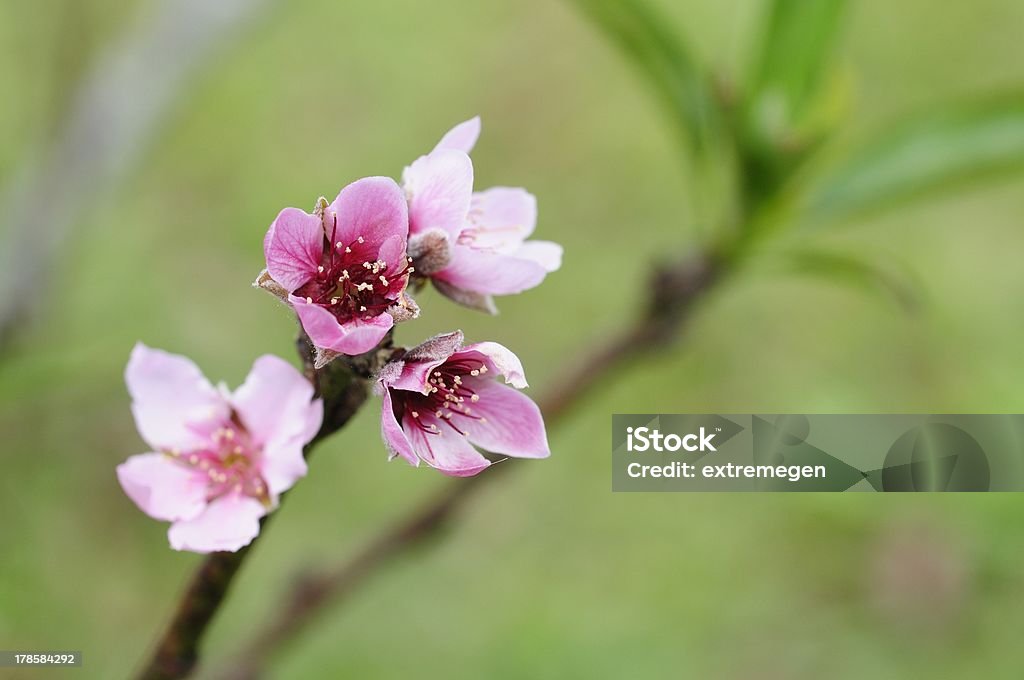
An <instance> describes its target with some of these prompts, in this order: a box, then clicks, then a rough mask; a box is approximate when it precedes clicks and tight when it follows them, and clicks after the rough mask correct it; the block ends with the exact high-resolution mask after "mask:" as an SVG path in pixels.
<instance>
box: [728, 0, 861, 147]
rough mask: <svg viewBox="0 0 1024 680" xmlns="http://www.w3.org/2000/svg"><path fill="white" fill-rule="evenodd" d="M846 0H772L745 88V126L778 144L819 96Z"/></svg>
mask: <svg viewBox="0 0 1024 680" xmlns="http://www.w3.org/2000/svg"><path fill="white" fill-rule="evenodd" d="M845 5H846V2H845V0H774V1H773V2H772V3H771V4H770V6H769V8H768V16H767V18H766V20H765V23H764V32H763V33H762V35H761V40H760V42H761V44H760V49H759V51H758V52H757V53H756V54H757V59H756V61H755V62H754V65H753V69H752V75H751V79H750V82H749V84H748V93H749V95H748V100H747V112H746V113H747V118H748V125H750V126H751V129H752V131H753V132H754V133H755V135H756V136H757V137H759V138H760V139H762V140H765V141H768V142H771V143H774V144H776V145H781V144H785V143H786V141H787V140H786V137H788V136H790V135H792V134H793V133H794V132H795V131H796V128H797V127H798V125H799V124H800V123H801V122H802V120H803V119H804V117H805V115H806V114H807V113H808V110H809V109H810V108H811V107H812V105H813V104H814V103H815V102H816V101H817V100H818V99H819V97H820V96H821V92H822V86H821V85H822V78H823V76H824V74H825V73H826V72H827V70H828V67H829V64H830V62H831V57H832V51H833V48H834V46H835V42H836V36H837V35H838V33H839V28H840V25H841V23H842V22H841V20H842V16H843V10H844V8H845Z"/></svg>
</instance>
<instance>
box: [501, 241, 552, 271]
mask: <svg viewBox="0 0 1024 680" xmlns="http://www.w3.org/2000/svg"><path fill="white" fill-rule="evenodd" d="M512 254H513V255H514V256H515V257H518V258H521V259H524V260H532V261H533V262H536V263H537V264H539V265H540V266H541V267H544V269H545V270H547V271H548V272H549V273H550V272H553V271H558V269H560V268H561V266H562V246H560V245H558V244H557V243H552V242H551V241H527V242H526V243H524V244H522V245H521V246H519V248H518V250H516V251H515V252H514V253H512Z"/></svg>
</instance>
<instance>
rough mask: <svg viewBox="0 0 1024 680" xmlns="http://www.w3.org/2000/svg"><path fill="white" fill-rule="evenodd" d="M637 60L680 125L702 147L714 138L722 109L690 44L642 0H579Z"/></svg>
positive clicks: (693, 145)
mask: <svg viewBox="0 0 1024 680" xmlns="http://www.w3.org/2000/svg"><path fill="white" fill-rule="evenodd" d="M576 3H577V4H578V5H579V6H580V8H581V9H582V10H583V11H584V13H585V14H587V15H588V16H589V17H590V18H591V19H593V20H594V22H595V23H596V24H597V25H598V26H599V27H600V28H602V29H603V30H604V31H605V33H606V34H607V35H608V36H609V37H611V38H612V39H613V40H614V41H615V42H616V43H618V45H619V46H620V47H621V48H622V49H623V50H624V51H625V52H626V54H628V55H629V56H630V57H631V58H632V59H633V61H634V62H635V63H636V64H637V66H639V68H640V69H641V71H642V72H643V73H644V75H646V76H647V79H648V81H649V82H650V84H651V85H652V86H653V87H654V90H655V93H656V94H657V95H658V98H659V99H660V100H661V102H662V104H663V105H664V106H665V107H666V108H667V109H668V111H669V114H670V115H671V117H672V120H673V122H674V123H675V125H676V127H677V130H678V131H679V132H680V133H681V135H682V136H683V138H684V139H685V140H686V141H687V142H688V144H689V145H690V148H691V149H692V150H693V151H694V152H696V153H698V154H701V153H704V152H706V151H708V150H709V149H710V148H711V147H712V145H713V142H714V138H715V136H716V134H717V127H716V126H717V125H718V124H719V119H720V112H719V109H718V105H717V102H716V100H715V97H714V94H713V92H712V90H711V85H710V82H709V80H708V78H707V76H706V74H705V73H704V72H703V70H702V69H701V68H700V67H699V66H698V65H697V63H696V62H695V60H694V59H693V57H692V56H691V54H690V52H689V50H688V48H687V46H686V44H685V43H684V41H683V40H682V38H680V37H679V36H677V35H675V34H674V33H673V32H672V31H671V30H670V28H669V22H668V21H667V20H666V19H665V18H664V17H661V16H659V15H658V14H657V13H656V12H655V11H654V10H653V9H652V8H651V7H650V6H649V5H648V4H646V3H645V2H643V0H576Z"/></svg>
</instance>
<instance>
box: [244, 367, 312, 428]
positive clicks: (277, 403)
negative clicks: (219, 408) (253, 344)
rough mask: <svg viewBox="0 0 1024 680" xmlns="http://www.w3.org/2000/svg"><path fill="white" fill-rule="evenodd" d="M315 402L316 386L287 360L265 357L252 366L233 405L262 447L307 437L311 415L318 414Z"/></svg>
mask: <svg viewBox="0 0 1024 680" xmlns="http://www.w3.org/2000/svg"><path fill="white" fill-rule="evenodd" d="M312 399H313V385H312V384H311V383H310V382H309V380H307V379H306V377H305V376H304V375H302V374H301V373H299V371H298V370H297V369H296V368H294V367H293V366H292V365H291V364H289V363H288V362H287V361H285V360H284V359H281V358H280V357H276V356H272V355H270V354H265V355H263V356H261V357H260V358H258V359H256V361H255V362H253V365H252V369H251V370H250V371H249V375H248V377H246V379H245V382H244V383H242V386H241V387H239V388H238V389H237V390H235V393H234V395H233V396H232V398H231V402H232V404H233V405H234V407H235V410H236V411H237V412H238V415H239V416H240V417H241V418H242V422H243V423H244V424H245V427H246V429H247V430H249V434H251V435H252V437H253V440H254V442H255V443H256V444H258V445H261V446H262V445H263V444H265V443H267V442H269V441H271V440H273V439H275V438H278V439H282V440H287V439H291V438H293V437H295V436H298V435H299V434H300V433H304V432H305V431H306V430H307V429H308V427H309V425H308V422H307V421H308V416H309V412H310V410H315V405H314V403H313V401H312ZM317 426H319V423H317ZM314 432H315V431H314Z"/></svg>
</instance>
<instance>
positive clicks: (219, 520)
mask: <svg viewBox="0 0 1024 680" xmlns="http://www.w3.org/2000/svg"><path fill="white" fill-rule="evenodd" d="M265 514H266V508H264V507H263V504H262V503H260V502H259V501H258V500H256V499H255V498H250V497H249V496H243V495H241V494H229V495H226V496H221V497H220V498H218V499H216V500H214V501H213V502H211V503H210V504H209V505H208V506H206V511H205V512H203V514H201V515H199V516H198V517H196V518H194V519H190V520H183V521H179V522H175V523H174V524H172V525H171V528H170V529H169V530H168V532H167V538H168V539H170V541H171V547H172V548H174V549H175V550H189V551H191V552H197V553H210V552H216V551H227V552H235V551H236V550H238V549H239V548H243V547H245V546H247V545H249V544H250V543H251V542H252V539H254V538H256V536H257V534H259V533H260V518H261V517H263V515H265Z"/></svg>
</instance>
